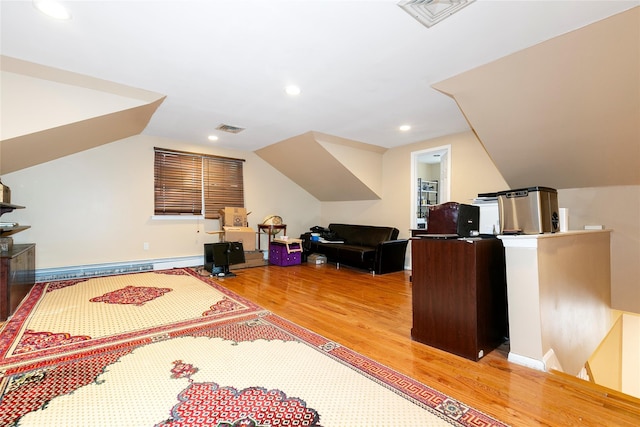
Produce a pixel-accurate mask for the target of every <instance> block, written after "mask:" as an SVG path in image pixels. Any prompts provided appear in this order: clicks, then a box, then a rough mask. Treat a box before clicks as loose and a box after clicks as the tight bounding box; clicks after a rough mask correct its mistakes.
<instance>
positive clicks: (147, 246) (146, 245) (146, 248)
mask: <svg viewBox="0 0 640 427" xmlns="http://www.w3.org/2000/svg"><path fill="white" fill-rule="evenodd" d="M142 249H144V250H145V251H148V250H149V242H144V243H143V244H142Z"/></svg>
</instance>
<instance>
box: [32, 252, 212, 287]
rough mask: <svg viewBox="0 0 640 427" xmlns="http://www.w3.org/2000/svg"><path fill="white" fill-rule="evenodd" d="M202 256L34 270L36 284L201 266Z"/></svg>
mask: <svg viewBox="0 0 640 427" xmlns="http://www.w3.org/2000/svg"><path fill="white" fill-rule="evenodd" d="M203 262H204V259H203V257H202V256H190V257H179V258H164V259H155V260H142V261H130V262H116V263H105V264H89V265H78V266H71V267H59V268H41V269H37V270H36V282H38V283H40V282H51V281H55V280H68V279H82V278H91V277H100V276H112V275H115V274H125V273H137V272H142V271H154V270H166V269H170V268H183V267H196V266H199V265H202V264H203Z"/></svg>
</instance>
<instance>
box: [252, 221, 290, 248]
mask: <svg viewBox="0 0 640 427" xmlns="http://www.w3.org/2000/svg"><path fill="white" fill-rule="evenodd" d="M263 230H268V231H266V232H265V231H263ZM276 230H282V231H283V233H284V235H285V236H286V235H287V225H286V224H258V250H260V234H266V233H268V234H269V243H271V241H272V240H273V236H274V231H276Z"/></svg>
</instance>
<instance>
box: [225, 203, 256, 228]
mask: <svg viewBox="0 0 640 427" xmlns="http://www.w3.org/2000/svg"><path fill="white" fill-rule="evenodd" d="M220 222H221V223H222V225H223V226H228V227H248V226H249V223H248V222H247V210H246V209H245V208H228V207H227V208H224V209H220Z"/></svg>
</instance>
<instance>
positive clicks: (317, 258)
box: [307, 254, 327, 264]
mask: <svg viewBox="0 0 640 427" xmlns="http://www.w3.org/2000/svg"><path fill="white" fill-rule="evenodd" d="M307 263H309V264H326V263H327V257H326V256H324V255H322V254H311V255H309V256H308V257H307Z"/></svg>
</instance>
